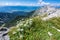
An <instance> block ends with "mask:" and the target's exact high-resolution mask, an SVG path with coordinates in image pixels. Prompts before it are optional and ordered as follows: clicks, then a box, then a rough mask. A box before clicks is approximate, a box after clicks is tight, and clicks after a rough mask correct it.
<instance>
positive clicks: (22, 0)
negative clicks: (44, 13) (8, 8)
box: [0, 0, 60, 6]
mask: <svg viewBox="0 0 60 40" xmlns="http://www.w3.org/2000/svg"><path fill="white" fill-rule="evenodd" d="M52 3H53V4H56V3H57V4H60V0H43V1H42V4H41V5H44V4H52ZM2 5H4V6H5V5H28V6H30V5H40V4H39V0H0V6H2Z"/></svg>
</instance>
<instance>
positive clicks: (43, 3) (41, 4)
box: [38, 1, 50, 6]
mask: <svg viewBox="0 0 60 40" xmlns="http://www.w3.org/2000/svg"><path fill="white" fill-rule="evenodd" d="M38 4H39V5H40V6H43V5H49V4H50V3H46V2H44V1H40V2H38Z"/></svg>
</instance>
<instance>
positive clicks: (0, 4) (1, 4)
mask: <svg viewBox="0 0 60 40" xmlns="http://www.w3.org/2000/svg"><path fill="white" fill-rule="evenodd" d="M0 6H39V5H38V4H34V3H33V4H32V3H28V4H27V3H11V2H10V3H8V2H6V3H0Z"/></svg>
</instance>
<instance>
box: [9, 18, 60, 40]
mask: <svg viewBox="0 0 60 40" xmlns="http://www.w3.org/2000/svg"><path fill="white" fill-rule="evenodd" d="M53 26H54V27H56V28H57V29H60V18H59V17H58V18H52V19H50V20H47V21H43V20H41V17H34V18H28V19H26V20H24V21H19V22H18V23H17V25H16V26H14V27H12V28H11V30H10V31H9V33H8V34H9V36H10V40H60V32H58V31H57V30H56V29H54V28H52V27H53ZM48 32H50V33H51V34H52V35H51V36H50V35H49V34H48Z"/></svg>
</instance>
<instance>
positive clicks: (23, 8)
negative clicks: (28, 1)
mask: <svg viewBox="0 0 60 40" xmlns="http://www.w3.org/2000/svg"><path fill="white" fill-rule="evenodd" d="M38 8H39V6H2V7H0V12H11V11H14V10H18V11H19V10H20V11H28V12H29V11H33V10H36V9H38Z"/></svg>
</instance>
